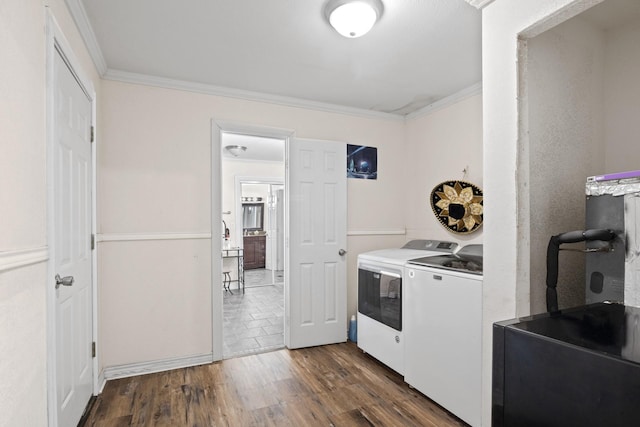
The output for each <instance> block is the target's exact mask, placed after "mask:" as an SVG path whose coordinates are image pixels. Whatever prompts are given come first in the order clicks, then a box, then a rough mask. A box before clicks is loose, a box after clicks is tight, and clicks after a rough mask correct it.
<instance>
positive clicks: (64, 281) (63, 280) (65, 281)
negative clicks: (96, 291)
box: [56, 274, 74, 289]
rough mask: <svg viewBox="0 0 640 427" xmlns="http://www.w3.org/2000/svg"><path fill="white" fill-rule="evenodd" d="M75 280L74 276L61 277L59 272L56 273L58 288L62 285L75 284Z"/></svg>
mask: <svg viewBox="0 0 640 427" xmlns="http://www.w3.org/2000/svg"><path fill="white" fill-rule="evenodd" d="M73 280H74V279H73V276H65V277H60V275H59V274H56V289H58V288H59V287H60V285H62V286H71V285H73Z"/></svg>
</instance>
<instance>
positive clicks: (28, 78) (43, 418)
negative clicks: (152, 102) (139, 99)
mask: <svg viewBox="0 0 640 427" xmlns="http://www.w3.org/2000/svg"><path fill="white" fill-rule="evenodd" d="M0 4H1V5H0V52H2V67H0V141H1V142H0V144H2V155H1V156H0V205H1V206H3V211H2V220H1V221H0V342H1V343H2V344H1V345H0V378H2V381H1V382H0V414H2V415H1V416H0V426H18V425H20V426H27V425H28V426H43V425H46V424H47V394H46V390H47V374H46V369H47V366H46V363H47V346H46V337H47V335H46V334H47V323H46V287H45V286H46V285H52V280H51V278H49V277H47V259H48V248H47V231H46V223H47V216H46V215H47V211H46V197H47V191H46V190H47V187H46V185H47V181H46V172H47V169H46V99H47V98H46V51H45V48H46V36H45V26H46V13H45V9H46V8H45V7H43V4H48V5H49V9H50V10H51V12H52V13H53V15H54V16H55V18H56V20H57V21H58V24H59V25H60V27H61V29H62V31H63V33H64V34H65V36H66V38H67V39H68V41H69V43H70V45H71V47H72V49H73V51H74V52H73V53H74V54H75V56H76V57H77V58H78V60H79V62H80V63H81V66H82V68H83V71H84V73H85V74H86V75H87V76H89V78H91V79H92V81H93V84H94V87H95V89H96V91H98V93H99V90H100V84H99V79H98V78H97V75H96V73H95V70H94V68H93V65H92V62H91V60H90V59H89V56H88V54H87V52H86V50H85V49H84V45H83V44H82V41H81V39H80V36H79V34H78V33H77V31H76V29H75V27H74V25H73V21H72V20H71V17H70V16H69V14H68V12H67V10H66V6H65V5H64V2H63V0H50V1H45V2H43V1H41V0H23V1H2V2H0Z"/></svg>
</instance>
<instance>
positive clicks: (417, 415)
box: [84, 343, 465, 427]
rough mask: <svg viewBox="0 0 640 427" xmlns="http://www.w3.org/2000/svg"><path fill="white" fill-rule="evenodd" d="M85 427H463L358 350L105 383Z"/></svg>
mask: <svg viewBox="0 0 640 427" xmlns="http://www.w3.org/2000/svg"><path fill="white" fill-rule="evenodd" d="M84 425H85V426H110V427H117V426H129V425H136V426H234V427H235V426H296V427H297V426H326V427H328V426H336V427H337V426H403V427H404V426H437V427H446V426H464V425H465V424H464V423H463V422H461V421H459V420H457V419H456V418H455V417H453V416H452V415H451V414H449V413H447V412H446V411H445V410H443V409H442V408H440V407H439V406H437V405H436V404H434V403H433V402H431V401H430V400H429V399H427V398H426V397H425V396H423V395H422V394H420V393H418V392H417V391H415V390H413V389H410V388H409V387H408V386H407V384H406V383H404V382H403V381H402V377H401V376H400V375H398V374H397V373H395V372H394V371H392V370H390V369H388V368H387V367H385V366H384V365H382V364H380V363H379V362H377V361H376V360H375V359H373V358H371V357H369V356H368V355H365V354H363V353H362V352H361V351H360V350H359V349H358V348H357V347H356V346H355V345H354V344H352V343H346V344H335V345H329V346H322V347H314V348H308V349H302V350H286V349H285V350H278V351H274V352H271V353H263V354H257V355H252V356H245V357H240V358H236V359H229V360H225V361H222V362H217V363H212V364H210V365H203V366H197V367H191V368H185V369H176V370H173V371H168V372H162V373H157V374H149V375H142V376H137V377H131V378H124V379H119V380H111V381H109V382H107V384H106V386H105V388H104V391H103V393H102V394H101V395H100V396H98V398H97V399H96V402H95V404H94V406H93V408H92V410H91V412H90V414H89V417H88V419H87V421H86V423H85V424H84Z"/></svg>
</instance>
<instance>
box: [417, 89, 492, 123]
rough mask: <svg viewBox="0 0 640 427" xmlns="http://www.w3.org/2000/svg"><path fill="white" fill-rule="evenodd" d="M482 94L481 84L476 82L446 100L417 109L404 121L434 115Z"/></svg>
mask: <svg viewBox="0 0 640 427" xmlns="http://www.w3.org/2000/svg"><path fill="white" fill-rule="evenodd" d="M481 93H482V82H478V83H476V84H474V85H472V86H469V87H468V88H465V89H462V90H461V91H459V92H456V93H454V94H453V95H449V96H447V97H446V98H442V99H440V100H438V101H436V102H434V103H433V104H429V105H427V106H426V107H424V108H421V109H419V110H418V111H415V112H413V113H410V114H407V115H406V119H407V120H412V119H416V118H418V117H421V116H426V115H428V114H431V113H434V112H436V111H438V110H442V109H443V108H446V107H449V106H451V105H453V104H456V103H458V102H460V101H462V100H464V99H467V98H469V97H472V96H474V95H479V94H481Z"/></svg>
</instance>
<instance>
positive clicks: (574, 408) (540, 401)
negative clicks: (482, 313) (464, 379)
mask: <svg viewBox="0 0 640 427" xmlns="http://www.w3.org/2000/svg"><path fill="white" fill-rule="evenodd" d="M639 325H640V309H638V308H634V307H626V306H624V305H620V304H605V303H598V304H591V305H588V306H584V307H577V308H573V309H569V310H562V311H559V312H555V313H551V314H548V313H545V314H541V315H536V316H531V317H528V318H523V319H517V320H512V321H505V322H499V323H496V324H494V327H493V402H492V425H493V426H494V427H499V426H517V427H527V426H545V427H554V426H562V427H568V426H580V427H589V426H594V427H596V426H597V427H602V426H608V427H612V426H631V425H638V422H639V420H640V326H639Z"/></svg>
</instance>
